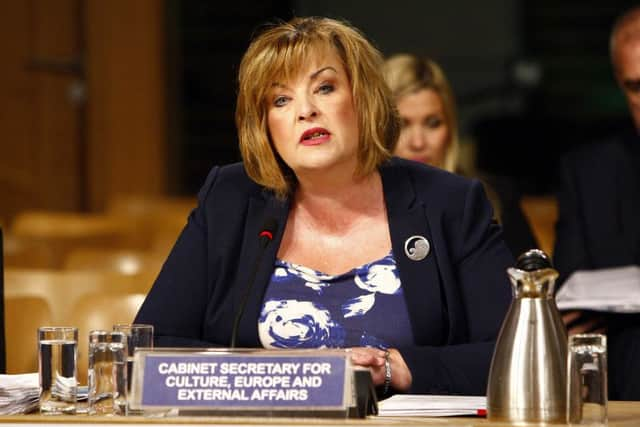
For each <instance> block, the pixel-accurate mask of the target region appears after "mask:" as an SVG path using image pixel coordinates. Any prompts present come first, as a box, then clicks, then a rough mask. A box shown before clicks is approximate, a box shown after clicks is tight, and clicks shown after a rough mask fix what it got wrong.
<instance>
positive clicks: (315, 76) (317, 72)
mask: <svg viewBox="0 0 640 427" xmlns="http://www.w3.org/2000/svg"><path fill="white" fill-rule="evenodd" d="M326 70H331V71H333V72H334V73H336V74H338V70H336V69H335V68H333V67H332V66H330V65H328V66H326V67H322V68H320V69H319V70H318V71H315V72H313V73H311V75H310V76H309V78H310V79H311V80H313V79H315V78H317V77H318V76H319V75H320V74H322V73H323V72H324V71H326Z"/></svg>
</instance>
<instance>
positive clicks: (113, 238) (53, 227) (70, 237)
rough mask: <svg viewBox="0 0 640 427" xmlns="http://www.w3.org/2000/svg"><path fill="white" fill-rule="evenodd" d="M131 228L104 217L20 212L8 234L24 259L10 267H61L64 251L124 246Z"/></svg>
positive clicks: (21, 258)
mask: <svg viewBox="0 0 640 427" xmlns="http://www.w3.org/2000/svg"><path fill="white" fill-rule="evenodd" d="M133 227H134V225H133V224H131V223H127V222H125V221H123V220H122V219H119V218H114V217H110V216H107V215H97V214H82V213H71V212H49V211H26V212H21V213H19V214H18V215H16V217H15V219H14V221H13V223H12V225H11V228H10V232H11V236H12V238H13V239H15V243H14V246H17V248H18V250H16V251H15V252H18V253H20V252H22V253H23V254H26V256H22V257H20V258H18V259H17V260H16V263H15V264H14V266H21V267H39V268H61V267H62V263H63V261H64V259H65V257H66V254H67V252H69V250H71V249H73V248H76V247H80V246H82V247H110V248H118V247H119V248H122V247H126V246H127V238H128V236H129V235H130V234H131V233H132V232H133ZM29 254H35V255H37V256H34V257H30V256H29ZM18 260H19V262H18Z"/></svg>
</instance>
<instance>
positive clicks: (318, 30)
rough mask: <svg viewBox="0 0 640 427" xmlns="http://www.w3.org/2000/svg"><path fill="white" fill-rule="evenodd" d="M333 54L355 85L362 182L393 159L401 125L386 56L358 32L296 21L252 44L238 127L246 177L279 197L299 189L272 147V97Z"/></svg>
mask: <svg viewBox="0 0 640 427" xmlns="http://www.w3.org/2000/svg"><path fill="white" fill-rule="evenodd" d="M328 50H334V51H335V52H336V53H337V54H338V56H339V57H340V59H341V61H342V63H343V65H344V68H345V70H346V72H347V75H348V78H349V82H350V84H351V90H352V96H353V100H354V108H355V111H356V116H357V118H358V123H357V126H358V130H359V135H360V140H359V141H358V167H357V170H356V175H357V176H366V175H368V174H370V173H372V172H373V171H374V170H375V169H377V168H378V166H380V164H382V163H383V162H384V161H386V160H388V159H389V158H390V157H391V153H392V152H393V148H394V147H395V143H396V141H397V139H398V134H399V126H400V125H399V120H398V116H397V113H396V109H395V106H394V101H393V98H392V96H391V93H390V92H389V89H388V87H387V85H386V84H385V82H384V77H383V76H382V72H381V69H382V63H383V60H382V56H381V54H380V52H379V51H378V50H377V49H376V48H374V47H373V46H372V45H371V43H369V41H367V39H366V38H365V37H364V35H363V34H362V33H360V32H359V31H358V30H357V29H355V28H354V27H352V26H350V25H349V24H347V23H344V22H340V21H337V20H334V19H329V18H321V17H308V18H294V19H292V20H291V21H289V22H287V23H280V24H276V25H273V26H270V27H268V28H267V29H266V31H264V32H263V33H261V34H260V35H258V36H257V37H256V38H255V39H254V40H253V41H252V42H251V45H250V46H249V48H248V49H247V52H246V53H245V54H244V57H243V58H242V62H241V63H240V70H239V73H238V83H239V88H238V99H237V106H236V126H237V128H238V139H239V142H240V153H241V155H242V159H243V162H244V166H245V169H246V171H247V174H248V175H249V176H250V177H251V178H252V179H253V180H254V181H256V182H257V183H259V184H261V185H263V186H265V187H267V188H270V189H272V190H274V191H275V192H276V194H277V195H278V196H280V197H285V196H286V195H288V194H290V193H291V192H292V191H293V189H294V187H295V185H296V183H297V180H296V177H295V174H294V173H293V171H292V170H291V169H290V168H289V167H288V166H287V165H286V164H285V163H284V161H283V160H282V158H281V157H280V156H279V154H278V153H277V151H276V150H275V148H274V146H273V144H272V142H271V141H270V136H269V129H268V125H267V112H268V103H267V96H268V94H269V91H270V89H271V87H272V85H273V84H274V83H275V82H278V81H290V80H291V79H293V78H295V77H296V76H297V74H298V73H299V72H300V71H302V68H303V67H304V65H305V64H306V63H307V61H308V60H309V58H310V57H311V56H313V55H318V54H319V53H323V52H327V51H328Z"/></svg>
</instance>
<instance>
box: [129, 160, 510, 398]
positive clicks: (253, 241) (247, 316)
mask: <svg viewBox="0 0 640 427" xmlns="http://www.w3.org/2000/svg"><path fill="white" fill-rule="evenodd" d="M380 174H381V176H382V183H383V188H384V197H385V202H386V207H387V215H388V220H389V228H390V232H391V240H392V247H393V253H394V256H395V258H396V262H397V265H398V270H399V273H400V279H401V281H402V287H403V290H404V295H405V296H406V301H407V307H408V310H409V318H410V320H411V325H412V330H413V336H414V340H415V344H414V345H412V346H407V347H404V348H399V351H400V352H401V353H402V355H403V357H404V359H405V361H406V363H407V365H408V367H409V369H411V372H412V375H413V386H412V390H411V391H412V392H414V393H459V394H478V395H481V394H484V393H485V391H486V382H487V376H488V370H489V365H490V361H491V356H492V353H493V347H494V344H495V339H496V336H497V334H498V330H499V328H500V325H501V323H502V320H503V318H504V316H505V313H506V310H507V308H508V305H509V303H510V301H511V292H510V284H509V282H508V279H507V276H506V273H505V269H506V268H507V267H509V266H511V265H512V264H513V259H512V256H511V253H510V252H509V250H508V249H507V247H506V245H505V244H504V242H503V240H502V237H501V230H500V227H499V226H498V225H497V224H496V223H495V222H494V221H493V220H492V217H493V213H492V209H491V206H490V205H489V202H488V201H487V199H486V197H485V194H484V190H483V189H482V185H481V184H480V183H479V182H478V181H475V180H468V179H466V178H463V177H460V176H456V175H453V174H450V173H447V172H445V171H442V170H439V169H436V168H432V167H429V166H425V165H420V164H418V163H414V162H409V161H406V160H401V159H393V160H391V161H390V162H388V163H386V164H385V165H383V166H382V167H381V168H380ZM198 197H199V203H198V206H197V208H196V209H195V210H194V211H193V212H192V213H191V215H190V217H189V221H188V224H187V225H186V227H185V229H184V230H183V232H182V234H181V235H180V237H179V238H178V241H177V242H176V244H175V246H174V248H173V250H172V251H171V254H170V255H169V257H168V259H167V261H166V262H165V264H164V266H163V268H162V270H161V272H160V275H159V276H158V278H157V280H156V282H155V284H154V286H153V288H152V289H151V291H150V293H149V295H148V296H147V299H146V300H145V302H144V304H143V305H142V308H141V309H140V312H139V313H138V315H137V318H136V322H141V323H151V324H153V325H155V334H156V345H158V346H209V347H210V346H214V345H218V346H228V345H229V341H230V338H231V329H232V323H233V319H234V316H235V314H236V312H237V310H238V307H239V304H240V301H241V299H242V296H243V293H244V292H245V291H246V289H247V286H248V285H249V284H248V281H249V279H250V276H251V270H253V269H254V265H255V264H256V262H257V261H258V259H259V257H260V252H261V249H260V244H259V238H258V235H259V233H260V231H261V230H262V228H263V227H264V224H265V222H267V221H268V219H269V218H275V219H276V220H277V222H278V224H279V227H278V229H277V231H276V233H275V235H274V237H273V241H272V242H271V243H270V244H269V245H268V246H267V247H266V249H265V253H264V254H263V256H262V258H261V260H260V263H259V267H258V270H257V275H256V278H255V281H254V283H253V288H252V291H251V293H250V295H249V299H248V301H247V305H246V308H245V311H244V315H243V317H242V320H241V322H240V325H239V330H238V336H237V343H238V346H240V347H260V341H259V338H258V316H259V314H260V311H261V307H262V303H263V296H264V292H265V289H266V287H267V285H268V283H269V280H270V277H271V274H272V272H273V268H274V262H275V258H276V254H277V252H278V248H279V246H280V242H281V240H282V235H283V231H284V228H285V227H284V226H285V224H286V220H287V216H288V212H289V202H288V201H287V200H284V201H283V200H280V199H277V198H276V197H275V196H274V195H273V193H272V192H271V191H268V190H265V189H264V188H263V187H261V186H259V185H257V184H256V183H255V182H253V181H252V180H251V179H249V177H248V176H247V175H246V173H245V171H244V168H243V166H242V165H241V164H234V165H229V166H224V167H214V168H213V169H212V170H211V172H210V174H209V176H208V178H207V180H206V182H205V184H204V186H203V188H202V189H201V191H200V193H199V196H198ZM414 235H421V236H424V237H426V238H427V239H428V240H429V242H430V243H431V252H430V253H429V255H428V256H427V257H426V258H425V259H423V260H422V261H412V260H410V259H409V258H408V257H407V256H406V255H405V248H404V245H405V241H406V240H407V239H408V238H410V237H411V236H414Z"/></svg>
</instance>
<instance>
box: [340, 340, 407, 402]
mask: <svg viewBox="0 0 640 427" xmlns="http://www.w3.org/2000/svg"><path fill="white" fill-rule="evenodd" d="M351 362H352V363H353V364H354V365H358V366H363V367H366V368H369V370H370V371H371V377H372V378H373V384H374V385H376V386H380V385H383V384H384V377H385V366H384V362H385V350H380V349H377V348H371V347H354V348H352V349H351ZM389 363H390V364H391V387H392V388H393V389H394V390H397V391H407V390H409V387H411V382H412V376H411V371H410V370H409V368H408V367H407V364H406V363H405V362H404V359H403V357H402V355H401V354H400V352H399V351H398V350H396V349H395V348H390V349H389Z"/></svg>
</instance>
